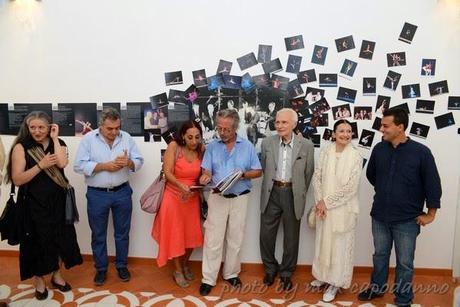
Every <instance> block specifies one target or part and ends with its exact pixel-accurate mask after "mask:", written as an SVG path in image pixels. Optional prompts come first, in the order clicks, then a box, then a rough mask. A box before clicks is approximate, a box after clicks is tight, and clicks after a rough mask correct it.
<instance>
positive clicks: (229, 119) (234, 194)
mask: <svg viewBox="0 0 460 307" xmlns="http://www.w3.org/2000/svg"><path fill="white" fill-rule="evenodd" d="M239 121H240V119H239V116H238V112H237V111H236V110H234V109H233V110H229V109H226V110H221V111H219V113H217V128H216V130H217V132H218V133H219V136H220V140H216V141H214V142H212V143H211V144H209V145H208V146H207V148H206V152H205V154H204V157H203V162H202V164H201V167H202V169H203V175H202V176H201V177H200V183H201V184H208V183H209V182H211V180H212V183H213V184H214V185H215V184H217V183H218V182H219V181H220V180H222V179H223V178H225V177H226V176H228V175H229V174H231V173H232V172H233V171H235V170H240V171H242V172H243V176H242V177H241V179H239V180H238V181H237V182H236V183H235V184H234V185H233V186H231V187H230V188H229V189H228V190H227V191H225V192H224V193H223V194H217V193H211V195H210V196H209V199H208V204H209V210H208V217H207V219H206V222H205V223H204V228H205V235H204V246H203V262H202V272H203V278H202V280H201V282H202V283H201V286H200V294H201V295H208V294H209V292H211V289H212V288H213V287H214V286H215V285H216V280H217V275H218V273H219V269H220V264H221V261H222V250H223V246H224V241H225V242H226V251H225V258H224V268H223V274H222V275H223V277H224V279H225V280H226V281H227V282H228V283H230V285H232V286H233V287H239V286H241V280H240V278H239V277H238V274H239V273H240V271H241V263H240V250H241V244H242V243H243V234H244V228H245V225H246V211H247V206H248V201H249V195H250V192H251V187H252V184H251V179H253V178H257V177H260V176H261V175H262V166H261V165H260V161H259V158H258V157H257V154H256V151H255V148H254V146H253V145H252V144H251V143H250V142H249V141H248V140H245V139H242V138H240V137H239V136H237V134H236V131H237V129H238V124H239Z"/></svg>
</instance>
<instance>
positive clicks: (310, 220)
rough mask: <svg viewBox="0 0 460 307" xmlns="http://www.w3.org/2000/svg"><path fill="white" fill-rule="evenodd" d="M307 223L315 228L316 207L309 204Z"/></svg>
mask: <svg viewBox="0 0 460 307" xmlns="http://www.w3.org/2000/svg"><path fill="white" fill-rule="evenodd" d="M307 223H308V226H309V227H310V228H316V207H315V206H311V207H310V210H309V211H308V214H307Z"/></svg>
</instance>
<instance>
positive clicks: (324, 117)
mask: <svg viewBox="0 0 460 307" xmlns="http://www.w3.org/2000/svg"><path fill="white" fill-rule="evenodd" d="M310 124H311V125H312V127H328V126H329V114H328V113H322V114H316V115H315V114H313V115H312V117H311V120H310Z"/></svg>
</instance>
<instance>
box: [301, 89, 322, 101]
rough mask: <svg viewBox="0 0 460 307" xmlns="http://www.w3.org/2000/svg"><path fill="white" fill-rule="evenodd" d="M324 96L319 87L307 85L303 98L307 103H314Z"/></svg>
mask: <svg viewBox="0 0 460 307" xmlns="http://www.w3.org/2000/svg"><path fill="white" fill-rule="evenodd" d="M323 97H324V90H323V89H320V88H314V87H310V86H308V87H307V90H306V91H305V100H306V101H307V102H308V104H312V103H315V102H317V101H319V100H321V99H322V98H323Z"/></svg>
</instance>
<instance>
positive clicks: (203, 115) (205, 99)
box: [192, 91, 220, 143]
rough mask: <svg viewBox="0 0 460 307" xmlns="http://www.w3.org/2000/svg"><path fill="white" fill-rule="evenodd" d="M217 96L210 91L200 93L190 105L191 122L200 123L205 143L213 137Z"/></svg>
mask: <svg viewBox="0 0 460 307" xmlns="http://www.w3.org/2000/svg"><path fill="white" fill-rule="evenodd" d="M218 99H219V98H218V96H217V94H216V93H214V92H212V91H200V95H199V96H198V99H197V100H196V102H195V103H194V104H193V105H192V108H193V114H192V120H195V121H196V122H198V123H200V125H201V129H202V130H203V139H204V142H205V143H207V142H209V141H210V140H212V139H213V138H214V136H215V131H214V129H215V125H216V123H215V117H216V114H217V112H218V106H219V105H220V102H218Z"/></svg>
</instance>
